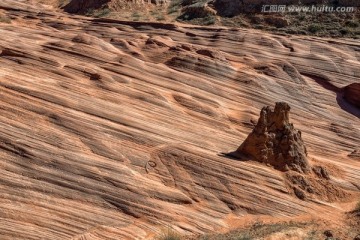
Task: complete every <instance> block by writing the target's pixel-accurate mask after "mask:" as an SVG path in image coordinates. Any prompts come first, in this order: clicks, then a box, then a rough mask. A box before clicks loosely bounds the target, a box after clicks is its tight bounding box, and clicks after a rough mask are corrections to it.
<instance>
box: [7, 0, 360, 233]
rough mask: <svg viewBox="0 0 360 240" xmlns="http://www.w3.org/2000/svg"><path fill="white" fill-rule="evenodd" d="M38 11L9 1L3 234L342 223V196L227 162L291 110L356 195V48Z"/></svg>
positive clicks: (316, 152) (250, 164)
mask: <svg viewBox="0 0 360 240" xmlns="http://www.w3.org/2000/svg"><path fill="white" fill-rule="evenodd" d="M35 6H36V5H28V4H26V1H13V0H3V1H1V2H0V8H1V9H2V11H3V12H4V13H5V14H7V15H8V16H10V17H11V18H12V23H11V24H7V23H0V51H1V54H0V126H1V127H0V149H1V150H0V176H1V177H0V206H1V207H0V210H1V211H0V236H1V239H27V240H30V239H52V240H56V239H59V240H60V239H61V240H64V239H145V238H150V237H151V236H154V235H155V234H157V233H158V232H159V231H160V230H161V228H162V227H163V226H168V225H170V226H171V227H173V228H175V229H176V230H178V231H180V232H182V233H184V234H192V233H202V232H209V231H222V230H226V229H229V228H231V227H232V226H235V225H236V224H235V223H237V222H242V221H243V219H244V218H245V217H246V219H248V220H249V219H252V218H254V219H255V218H256V216H260V215H261V216H262V215H265V216H273V217H276V219H280V218H286V219H290V218H293V217H297V216H299V215H308V216H311V215H317V216H318V217H321V218H324V219H328V220H332V221H335V222H337V221H339V224H342V223H341V221H340V219H342V218H341V216H343V215H342V214H343V212H344V211H345V209H346V208H345V209H343V208H342V207H339V205H337V203H336V202H335V203H325V202H320V201H315V200H314V201H302V200H299V199H298V198H297V197H296V196H294V195H293V194H292V193H293V189H289V188H288V185H287V180H286V178H285V177H284V176H283V175H282V173H280V172H279V171H277V170H275V169H273V168H271V167H268V166H265V165H262V164H259V163H256V162H255V161H246V162H241V161H236V160H233V159H229V158H226V157H223V156H222V155H221V154H220V153H221V152H228V151H231V150H234V149H236V147H237V145H238V144H239V143H241V142H242V141H244V140H245V138H246V136H247V135H248V134H249V132H250V131H251V128H252V121H253V120H254V119H257V115H258V109H260V108H261V107H263V106H264V105H273V104H274V102H277V101H286V102H288V103H289V105H290V106H292V121H293V122H294V125H295V126H297V128H299V129H300V130H301V131H302V137H303V140H304V141H305V142H306V143H307V150H308V154H309V159H310V161H313V162H315V161H316V162H317V164H320V165H326V166H330V167H331V169H335V170H334V171H332V172H331V171H330V180H329V181H331V183H332V184H334V185H335V186H336V187H340V188H342V189H343V190H344V191H348V192H352V194H353V195H354V196H356V195H357V194H358V193H359V189H360V185H359V183H360V163H359V161H358V160H356V159H354V158H351V157H348V155H349V154H350V153H352V152H353V151H354V150H355V149H359V147H360V146H359V143H360V130H359V129H360V121H359V116H360V115H359V109H358V108H356V107H355V106H353V105H351V104H349V103H348V102H346V101H345V100H344V99H343V97H342V92H340V91H339V89H342V88H343V87H345V86H347V85H350V84H352V83H356V82H359V80H360V62H359V59H360V55H359V49H360V43H359V41H355V40H354V41H352V40H327V39H318V38H310V37H286V36H275V35H270V34H264V33H261V34H260V33H259V32H256V31H250V30H241V29H228V28H203V27H193V26H180V25H172V24H160V23H140V22H120V21H115V20H107V19H96V20H94V19H90V18H83V17H77V16H68V15H64V14H61V13H54V12H51V11H49V10H48V9H45V8H44V9H41V6H36V7H35ZM149 161H150V162H149ZM348 200H349V201H352V199H348ZM324 203H325V204H324ZM345 204H346V201H345V200H343V203H342V205H341V206H344V205H345Z"/></svg>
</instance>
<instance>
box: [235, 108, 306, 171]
mask: <svg viewBox="0 0 360 240" xmlns="http://www.w3.org/2000/svg"><path fill="white" fill-rule="evenodd" d="M289 112H290V106H289V105H288V104H287V103H285V102H278V103H276V105H275V109H274V110H272V108H270V107H269V106H267V107H264V108H263V109H262V110H261V112H260V118H259V120H258V122H257V125H256V126H255V128H254V129H253V131H252V132H251V133H250V134H249V136H248V137H247V138H246V140H245V141H244V142H243V143H242V144H241V146H240V147H239V148H238V149H237V152H238V153H241V154H245V155H249V156H251V157H253V158H255V159H256V160H257V161H259V162H263V163H266V164H270V165H272V166H274V167H275V168H276V169H279V170H281V171H286V170H288V169H291V170H294V171H297V172H300V173H307V172H309V170H310V167H309V163H308V161H307V159H306V156H307V152H306V147H305V145H304V142H303V140H302V138H301V132H300V131H299V130H296V129H295V128H294V126H293V124H292V123H290V122H289Z"/></svg>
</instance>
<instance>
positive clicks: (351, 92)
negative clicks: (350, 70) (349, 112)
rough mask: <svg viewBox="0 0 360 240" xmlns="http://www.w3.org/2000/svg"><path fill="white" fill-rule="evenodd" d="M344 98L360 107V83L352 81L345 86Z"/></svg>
mask: <svg viewBox="0 0 360 240" xmlns="http://www.w3.org/2000/svg"><path fill="white" fill-rule="evenodd" d="M344 98H345V99H346V101H348V102H349V103H351V104H353V105H354V106H356V107H358V108H360V83H352V84H350V85H348V86H346V87H345V88H344Z"/></svg>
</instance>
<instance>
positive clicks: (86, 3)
mask: <svg viewBox="0 0 360 240" xmlns="http://www.w3.org/2000/svg"><path fill="white" fill-rule="evenodd" d="M110 1H111V0H72V1H70V2H69V3H68V4H67V5H66V6H65V7H64V10H65V11H66V12H68V13H85V12H86V11H88V10H90V9H97V8H100V7H101V6H102V5H104V4H106V3H108V2H110Z"/></svg>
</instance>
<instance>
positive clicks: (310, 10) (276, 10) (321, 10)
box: [261, 5, 356, 13]
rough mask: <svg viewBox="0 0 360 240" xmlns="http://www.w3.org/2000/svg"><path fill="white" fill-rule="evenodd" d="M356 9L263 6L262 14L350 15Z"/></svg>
mask: <svg viewBox="0 0 360 240" xmlns="http://www.w3.org/2000/svg"><path fill="white" fill-rule="evenodd" d="M355 10H356V8H355V7H334V6H327V5H322V6H316V5H312V6H295V5H291V6H287V5H263V6H262V8H261V12H263V13H279V12H304V13H333V12H335V13H336V12H338V13H342V12H345V13H348V12H355Z"/></svg>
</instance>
